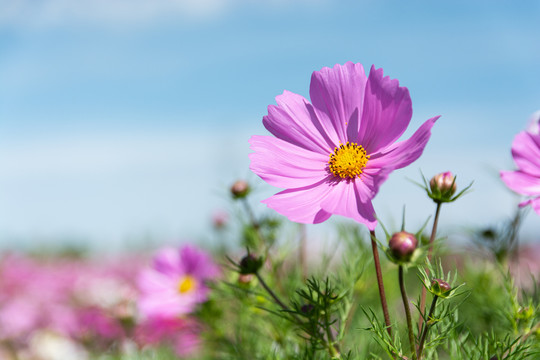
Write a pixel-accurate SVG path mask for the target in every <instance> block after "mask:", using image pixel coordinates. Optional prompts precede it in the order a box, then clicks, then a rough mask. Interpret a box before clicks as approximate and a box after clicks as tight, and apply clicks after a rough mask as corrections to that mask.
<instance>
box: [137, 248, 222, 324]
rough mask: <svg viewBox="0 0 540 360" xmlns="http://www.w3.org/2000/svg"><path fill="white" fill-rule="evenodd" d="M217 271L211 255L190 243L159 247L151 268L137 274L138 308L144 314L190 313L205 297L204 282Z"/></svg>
mask: <svg viewBox="0 0 540 360" xmlns="http://www.w3.org/2000/svg"><path fill="white" fill-rule="evenodd" d="M218 274H219V269H218V267H217V266H216V265H215V264H214V262H213V260H212V258H211V257H210V256H209V255H208V254H207V253H205V252H204V251H202V250H200V249H198V248H196V247H194V246H188V245H186V246H184V247H182V248H180V249H174V248H166V249H163V250H161V251H160V252H159V253H158V254H157V255H156V256H155V258H154V263H153V266H152V268H151V269H146V270H144V271H143V272H142V273H141V274H140V276H139V279H138V284H139V289H140V291H141V294H140V297H139V301H138V305H139V310H140V312H141V313H142V314H143V316H145V317H160V318H170V317H177V316H179V315H183V314H188V313H191V312H192V311H193V310H194V309H195V307H196V306H197V305H198V304H199V303H201V302H204V301H206V299H207V295H208V291H209V289H208V287H207V286H206V285H205V281H207V280H210V279H213V278H215V277H216V276H217V275H218Z"/></svg>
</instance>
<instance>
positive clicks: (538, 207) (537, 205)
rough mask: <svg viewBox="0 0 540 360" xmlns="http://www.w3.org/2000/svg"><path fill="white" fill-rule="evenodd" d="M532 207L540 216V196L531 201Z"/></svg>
mask: <svg viewBox="0 0 540 360" xmlns="http://www.w3.org/2000/svg"><path fill="white" fill-rule="evenodd" d="M531 205H532V208H533V210H534V211H535V212H536V213H537V214H538V215H540V196H539V197H537V198H534V199H531Z"/></svg>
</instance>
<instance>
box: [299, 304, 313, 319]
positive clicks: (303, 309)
mask: <svg viewBox="0 0 540 360" xmlns="http://www.w3.org/2000/svg"><path fill="white" fill-rule="evenodd" d="M313 309H315V307H314V306H313V305H312V304H304V305H302V307H301V308H300V311H301V312H302V314H304V315H306V316H309V315H311V313H312V312H313Z"/></svg>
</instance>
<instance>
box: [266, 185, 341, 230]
mask: <svg viewBox="0 0 540 360" xmlns="http://www.w3.org/2000/svg"><path fill="white" fill-rule="evenodd" d="M330 190H331V189H330V186H329V185H328V182H327V180H322V181H320V182H318V183H315V184H313V185H310V186H306V187H302V188H297V189H288V190H284V191H282V192H279V193H277V194H275V195H274V196H272V197H269V198H268V199H266V200H263V201H262V202H263V203H264V204H266V205H267V206H268V207H269V208H272V209H274V210H276V211H277V212H278V213H280V214H282V215H285V216H286V217H287V218H288V219H289V220H291V221H294V222H299V223H303V224H317V223H321V222H323V221H325V220H327V219H328V218H330V216H331V214H330V213H328V212H326V211H324V210H322V209H321V206H320V203H321V200H322V199H324V198H325V197H326V195H327V194H328V193H329V192H330Z"/></svg>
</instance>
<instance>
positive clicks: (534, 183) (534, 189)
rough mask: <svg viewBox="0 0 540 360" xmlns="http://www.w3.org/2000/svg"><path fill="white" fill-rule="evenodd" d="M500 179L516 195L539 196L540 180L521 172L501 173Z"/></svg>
mask: <svg viewBox="0 0 540 360" xmlns="http://www.w3.org/2000/svg"><path fill="white" fill-rule="evenodd" d="M501 179H502V181H503V182H504V183H505V184H506V186H508V187H509V188H510V189H512V190H514V191H515V192H517V193H518V194H523V195H538V194H540V178H539V177H536V176H533V175H530V174H527V173H524V172H522V171H501Z"/></svg>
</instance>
